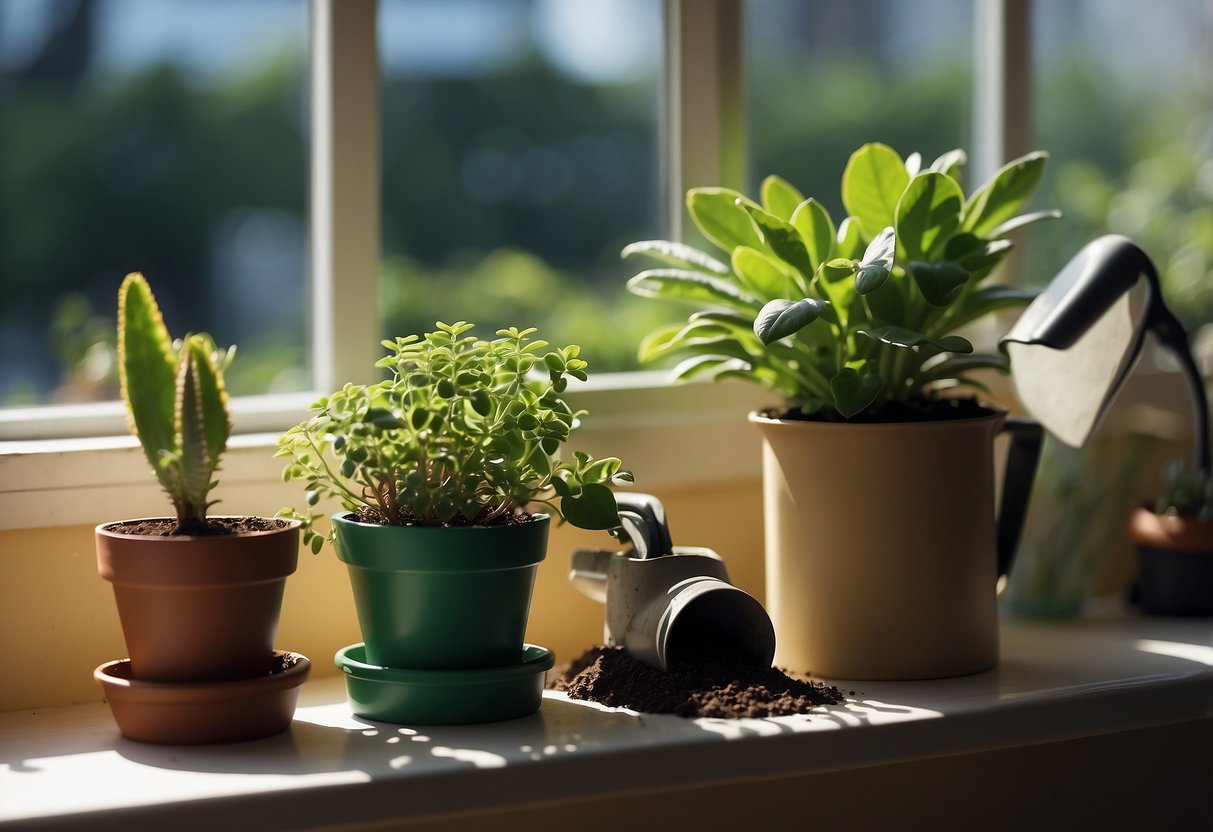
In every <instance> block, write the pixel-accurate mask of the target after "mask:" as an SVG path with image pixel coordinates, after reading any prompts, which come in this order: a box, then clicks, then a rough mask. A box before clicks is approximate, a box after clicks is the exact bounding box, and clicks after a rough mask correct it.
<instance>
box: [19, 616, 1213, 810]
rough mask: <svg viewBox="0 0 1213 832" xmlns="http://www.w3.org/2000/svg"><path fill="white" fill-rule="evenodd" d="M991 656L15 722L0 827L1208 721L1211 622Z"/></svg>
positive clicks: (379, 805)
mask: <svg viewBox="0 0 1213 832" xmlns="http://www.w3.org/2000/svg"><path fill="white" fill-rule="evenodd" d="M1002 647H1003V659H1002V662H1001V663H1000V665H999V666H998V668H997V669H995V670H993V671H990V672H988V673H983V674H979V675H976V676H970V677H963V678H958V679H945V680H936V681H925V682H862V683H854V684H850V683H847V684H845V685H844V693H846V692H847V691H850V690H854V691H855V692H854V694H853V695H849V696H848V701H847V703H846V704H845V705H843V706H838V707H829V708H822V709H820V710H819V712H817V713H814V714H812V715H809V716H803V717H790V718H779V719H770V720H739V721H723V720H707V719H704V720H693V721H691V720H682V719H679V718H677V717H668V716H654V715H636V714H633V713H631V712H627V711H618V710H609V709H601V708H598V707H596V706H593V705H588V704H584V703H579V702H571V701H569V700H568V699H566V698H565V697H564V696H562V695H559V694H554V693H550V692H549V693H547V694H545V699H544V702H543V706H542V708H541V709H540V711H539V713H537V714H535V715H534V716H531V717H527V718H524V719H520V720H513V721H509V722H502V723H495V724H490V725H476V726H460V727H426V728H420V727H419V728H407V727H402V726H396V725H388V724H384V723H372V722H368V721H365V720H361V719H359V718H356V717H353V716H352V715H351V713H350V711H349V709H348V706H347V705H346V704H345V702H344V692H343V689H342V687H341V680H340V679H332V678H330V679H321V680H317V681H313V682H309V683H308V684H307V685H306V686H305V688H304V692H303V697H302V699H301V702H300V707H299V710H298V711H297V713H296V717H295V722H294V725H293V727H292V730H291V731H290V732H289V733H287V734H283V735H280V736H278V737H274V738H269V739H265V740H258V741H253V742H247V743H238V744H231V745H219V746H209V747H207V746H204V747H181V746H153V745H144V744H140V743H134V742H130V741H127V740H124V739H122V738H121V737H120V736H119V735H118V733H117V730H116V729H115V727H114V725H113V723H112V721H111V720H110V717H109V714H108V711H107V709H106V708H105V706H104V705H86V706H77V707H70V708H58V709H49V710H38V711H21V712H11V713H6V714H0V825H5V824H8V823H12V824H15V825H18V826H24V825H26V824H31V823H32V822H35V821H38V828H56V827H61V828H81V827H82V825H86V826H87V828H89V829H107V828H112V827H116V826H117V825H118V824H124V823H134V824H136V827H137V828H166V829H167V828H173V829H184V828H215V829H220V828H225V827H227V828H236V826H233V824H237V825H238V824H239V822H240V819H242V818H243V819H244V820H245V821H247V820H248V819H249V818H250V817H256V818H257V828H258V829H267V830H268V829H279V828H304V827H310V826H325V825H337V824H341V825H357V824H369V823H383V822H388V821H401V820H406V819H410V818H424V817H427V816H428V817H432V816H435V815H441V814H443V813H449V812H453V811H488V810H501V809H506V808H510V807H518V806H522V805H525V804H528V803H529V804H534V803H540V802H547V801H570V800H578V799H587V798H593V797H601V796H605V795H612V794H624V793H629V792H641V791H649V792H651V791H653V790H670V789H681V788H688V787H694V786H704V785H710V784H713V783H730V782H738V781H755V780H762V779H764V778H778V777H786V776H788V775H792V774H803V773H813V772H818V771H839V770H861V769H864V768H868V767H872V766H880V765H886V764H893V763H899V762H905V761H910V760H922V759H927V758H937V757H945V756H948V755H961V754H971V753H979V752H983V751H990V750H996V749H1006V748H1015V747H1020V746H1032V745H1040V744H1047V743H1054V742H1063V741H1066V740H1072V739H1077V738H1083V737H1093V736H1097V735H1106V734H1112V733H1115V732H1125V731H1133V730H1137V729H1146V728H1151V727H1156V726H1165V725H1171V724H1177V723H1183V722H1189V721H1193V720H1208V719H1209V718H1211V717H1213V622H1211V621H1209V620H1197V621H1183V620H1166V619H1145V618H1136V617H1131V616H1125V615H1122V614H1107V615H1103V616H1095V617H1090V618H1088V619H1085V620H1080V621H1073V622H1057V623H1042V622H1024V621H1011V622H1008V623H1005V624H1004V627H1003V639H1002ZM326 660H327V657H314V661H326ZM250 812H251V813H252V814H251V815H250V814H249V813H250ZM86 816H87V823H84V821H85V819H86Z"/></svg>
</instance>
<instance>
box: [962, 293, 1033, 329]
mask: <svg viewBox="0 0 1213 832" xmlns="http://www.w3.org/2000/svg"><path fill="white" fill-rule="evenodd" d="M1038 294H1039V291H1038V290H1036V289H1024V288H1021V287H1019V286H1007V285H1005V284H1002V283H994V284H991V285H989V286H981V287H978V288H977V289H974V290H973V291H972V292H969V293H967V294H966V295H964V296H963V297H962V299H961V301H960V303H959V304H957V306H956V311H955V312H954V313H952V315H951V317H949V319H948V322H949V324H950V326H951V328H953V329H954V328H956V327H960V326H963V325H964V324H967V323H969V322H970V321H974V320H977V319H978V318H983V317H985V316H986V315H989V314H990V313H991V312H996V311H998V310H999V309H1011V308H1014V307H1018V306H1027V305H1028V304H1029V303H1031V302H1032V301H1033V300H1034V299H1035V298H1036V296H1037V295H1038Z"/></svg>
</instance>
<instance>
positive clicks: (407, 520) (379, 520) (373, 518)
mask: <svg viewBox="0 0 1213 832" xmlns="http://www.w3.org/2000/svg"><path fill="white" fill-rule="evenodd" d="M352 513H353V515H354V519H355V520H357V521H358V522H359V523H370V524H372V525H375V526H387V525H390V524H389V523H388V521H387V520H385V519H384V518H383V515H381V514H380V513H379V512H378V511H377V510H376V509H373V508H371V507H370V506H362V507H361V508H359V509H358V510H357V511H355V512H352ZM488 513H489V509H487V508H485V509H482V510H481V512H480V513H479V514H477V515H476V516H475V517H473V518H471V519H468V518H467V517H465V516H464V515H463V514H457V515H455V517H454V519H452V520H451V521H450V522H449V523H427V522H425V521H424V520H422V519H421V518H419V517H416V516H414V515H413V514H411V513H406V514H405V517H404V522H403V523H400V524H398V525H401V526H431V527H435V528H444V529H455V528H462V527H465V526H518V525H521V524H523V523H527V522H529V521H530V520H531V515H530V514H527V513H526V512H525V511H520V512H514V513H511V512H506V513H505V514H502V515H499V516H497V517H494V518H493V520H492V522H489V523H486V522H484V520H485V516H486V515H487V514H488Z"/></svg>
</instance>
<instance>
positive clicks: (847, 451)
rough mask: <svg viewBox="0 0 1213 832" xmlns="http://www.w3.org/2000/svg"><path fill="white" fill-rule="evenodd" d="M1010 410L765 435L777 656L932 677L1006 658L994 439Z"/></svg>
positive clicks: (821, 669)
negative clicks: (1001, 650) (1001, 644)
mask: <svg viewBox="0 0 1213 832" xmlns="http://www.w3.org/2000/svg"><path fill="white" fill-rule="evenodd" d="M1003 420H1004V414H1002V413H992V414H991V415H989V416H985V417H980V418H975V419H956V420H949V421H939V422H916V423H897V424H834V423H824V422H804V421H786V420H778V419H769V418H766V417H764V416H761V415H758V414H751V415H750V421H751V422H753V423H754V424H756V425H757V426H758V427H759V428H760V429H761V430H762V434H763V440H764V441H763V480H764V484H763V487H764V496H765V501H764V505H765V512H766V517H765V529H766V590H767V601H766V603H767V609H768V612H769V613H770V615H771V619H772V621H773V622H774V624H775V636H776V652H775V662H776V664H777V665H779V666H780V667H785V668H788V669H790V670H794V671H797V672H810V673H813V674H815V675H817V676H822V677H826V678H833V679H928V678H935V677H942V676H959V675H963V674H968V673H977V672H979V671H982V670H987V669H989V668H991V667H993V666H994V665H995V664H996V663H997V662H998V613H997V608H996V598H995V587H996V583H997V576H998V566H997V552H996V541H995V511H994V459H993V456H994V455H993V440H994V436H995V435H996V434H997V433H998V431H999V429H1000V428H1001V426H1002V424H1003Z"/></svg>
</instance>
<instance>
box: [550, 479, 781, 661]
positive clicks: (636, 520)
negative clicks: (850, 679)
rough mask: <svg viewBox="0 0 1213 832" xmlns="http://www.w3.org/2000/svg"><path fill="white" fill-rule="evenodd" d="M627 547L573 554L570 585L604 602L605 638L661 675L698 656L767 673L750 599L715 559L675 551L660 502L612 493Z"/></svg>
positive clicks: (769, 637) (765, 642)
mask: <svg viewBox="0 0 1213 832" xmlns="http://www.w3.org/2000/svg"><path fill="white" fill-rule="evenodd" d="M616 499H617V501H618V503H619V518H620V521H621V523H622V526H623V534H622V535H621V537H626V538H627V540H628V541H629V542H630V543H631V549H629V550H624V551H620V552H613V551H602V550H589V549H583V550H579V551H577V552H574V553H573V566H572V570H571V572H570V573H569V580H571V581H572V582H573V586H575V587H576V588H577V589H578V590H580V591H581V592H582V593H583V594H585V595H587V596H589V597H590V598H593V599H594V600H595V601H599V602H600V603H603V604H606V625H605V628H604V638H605V640H606V643H607V644H608V645H610V646H619V647H623V648H624V649H625V650H627V651H628V652H629V653H631V654H632V655H633V656H635V657H636V658H638V659H640V660H641V661H643V662H645V663H646V664H649V665H652V666H653V667H656V668H659V669H661V670H671V669H676V668H677V667H678V666H679V665H680V664H682V663H683V662H685V661H687V660H688V659H690V658H691V657H694V656H701V655H704V654H710V655H719V656H728V657H729V658H730V659H732V660H736V661H741V662H744V663H746V664H752V665H753V666H756V667H770V666H771V661H772V660H773V659H774V657H775V628H774V627H773V626H772V625H771V619H770V617H769V616H768V615H767V612H766V610H764V609H763V608H762V605H761V604H759V603H758V602H757V601H756V600H754V598H753V596H751V595H749V594H747V593H746V592H743V591H742V590H740V589H738V588H737V587H735V586H733V585H732V584H730V583H729V575H728V571H727V570H726V569H725V565H724V561H723V560H721V558H720V555H718V554H716V553H715V552H714V551H712V550H711V549H705V548H702V547H699V546H674V545H673V543H672V540H671V538H670V530H669V526H668V524H667V523H666V518H665V509H664V508H663V507H662V505H661V501H660V500H658V499H657V498H656V497H654V496H652V495H650V494H636V493H631V492H628V493H621V494H617V495H616Z"/></svg>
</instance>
